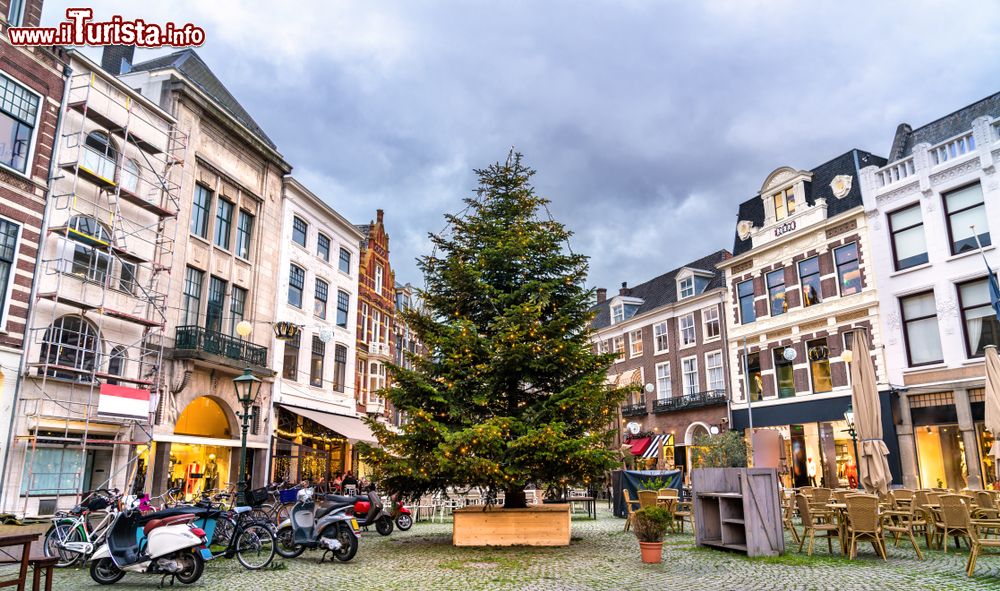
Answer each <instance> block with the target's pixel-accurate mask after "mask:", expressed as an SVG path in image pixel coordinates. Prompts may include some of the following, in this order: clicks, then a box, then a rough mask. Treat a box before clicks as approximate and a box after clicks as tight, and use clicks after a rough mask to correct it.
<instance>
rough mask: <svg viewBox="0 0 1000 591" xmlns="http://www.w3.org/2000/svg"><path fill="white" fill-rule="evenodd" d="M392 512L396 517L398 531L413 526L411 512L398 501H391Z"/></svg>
mask: <svg viewBox="0 0 1000 591" xmlns="http://www.w3.org/2000/svg"><path fill="white" fill-rule="evenodd" d="M392 514H393V515H394V516H395V517H396V527H398V528H399V531H406V530H408V529H410V528H411V527H413V514H412V513H410V508H409V507H407V506H406V505H404V504H402V503H400V502H399V501H393V502H392Z"/></svg>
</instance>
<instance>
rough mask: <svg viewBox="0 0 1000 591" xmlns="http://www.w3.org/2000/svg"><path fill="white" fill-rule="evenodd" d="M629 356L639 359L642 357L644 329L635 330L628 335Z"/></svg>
mask: <svg viewBox="0 0 1000 591" xmlns="http://www.w3.org/2000/svg"><path fill="white" fill-rule="evenodd" d="M628 346H629V356H630V357H638V356H640V355H642V329H641V328H640V329H637V330H633V331H632V332H630V333H628Z"/></svg>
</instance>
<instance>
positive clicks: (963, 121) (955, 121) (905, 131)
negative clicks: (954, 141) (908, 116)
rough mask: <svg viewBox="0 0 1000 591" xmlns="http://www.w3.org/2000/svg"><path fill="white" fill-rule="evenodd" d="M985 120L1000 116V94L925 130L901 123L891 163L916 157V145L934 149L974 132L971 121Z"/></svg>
mask: <svg viewBox="0 0 1000 591" xmlns="http://www.w3.org/2000/svg"><path fill="white" fill-rule="evenodd" d="M983 116H987V117H998V116H1000V92H998V93H996V94H994V95H992V96H988V97H986V98H984V99H982V100H980V101H976V102H974V103H972V104H971V105H968V106H966V107H962V108H961V109H959V110H957V111H955V112H954V113H950V114H948V115H945V116H944V117H941V118H940V119H937V120H936V121H931V122H930V123H928V124H927V125H924V126H923V127H918V128H916V129H911V128H910V126H909V125H908V124H906V123H900V124H899V127H898V128H896V136H895V137H894V138H893V139H892V149H890V150H889V158H890V161H893V162H895V161H896V160H899V159H901V158H906V157H907V156H909V155H910V154H912V153H913V146H916V145H917V144H922V143H927V144H930V145H932V146H933V145H935V144H939V143H941V142H943V141H944V140H946V139H948V138H952V137H955V136H956V135H960V134H962V133H963V132H966V131H969V130H970V129H972V120H973V119H976V118H978V117H983Z"/></svg>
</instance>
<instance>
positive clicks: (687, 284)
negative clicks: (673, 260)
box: [677, 269, 712, 300]
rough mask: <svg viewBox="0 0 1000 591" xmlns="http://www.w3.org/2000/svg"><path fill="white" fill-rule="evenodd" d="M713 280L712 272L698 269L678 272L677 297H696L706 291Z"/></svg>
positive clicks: (681, 298)
mask: <svg viewBox="0 0 1000 591" xmlns="http://www.w3.org/2000/svg"><path fill="white" fill-rule="evenodd" d="M711 280H712V273H711V272H709V271H702V270H698V269H684V270H683V271H681V272H680V273H678V274H677V299H678V300H683V299H686V298H690V297H694V296H696V295H698V294H700V293H701V292H703V291H705V288H706V287H708V284H709V282H710V281H711Z"/></svg>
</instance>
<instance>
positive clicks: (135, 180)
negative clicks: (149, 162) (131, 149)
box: [121, 158, 142, 195]
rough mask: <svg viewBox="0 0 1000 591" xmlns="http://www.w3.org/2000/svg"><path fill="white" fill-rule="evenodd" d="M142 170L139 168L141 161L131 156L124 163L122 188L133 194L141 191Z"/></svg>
mask: <svg viewBox="0 0 1000 591" xmlns="http://www.w3.org/2000/svg"><path fill="white" fill-rule="evenodd" d="M141 176H142V172H141V171H140V170H139V163H138V162H136V161H135V160H132V159H131V158H129V159H128V160H126V161H125V163H124V164H122V174H121V186H122V190H124V191H128V192H129V193H132V194H133V195H136V194H138V192H139V178H140V177H141Z"/></svg>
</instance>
